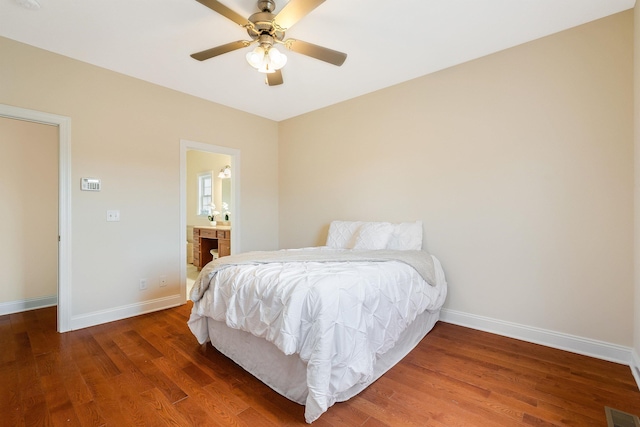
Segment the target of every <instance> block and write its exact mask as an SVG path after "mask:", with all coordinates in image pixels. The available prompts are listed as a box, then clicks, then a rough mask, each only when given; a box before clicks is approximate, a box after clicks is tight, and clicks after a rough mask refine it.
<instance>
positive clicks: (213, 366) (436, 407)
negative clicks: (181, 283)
mask: <svg viewBox="0 0 640 427" xmlns="http://www.w3.org/2000/svg"><path fill="white" fill-rule="evenodd" d="M190 308H191V304H187V305H185V306H182V307H178V308H175V309H170V310H165V311H161V312H157V313H152V314H148V315H144V316H139V317H135V318H132V319H127V320H122V321H118V322H113V323H109V324H106V325H101V326H96V327H92V328H87V329H83V330H79V331H75V332H70V333H65V334H58V333H57V332H56V331H55V324H56V311H55V308H47V309H41V310H35V311H30V312H25V313H17V314H11V315H5V316H0V426H11V427H14V426H102V425H108V426H118V427H122V426H192V425H193V426H251V427H254V426H279V425H306V424H305V423H304V416H303V413H304V408H303V407H302V406H300V405H298V404H295V403H292V402H290V401H288V400H287V399H285V398H283V397H281V396H280V395H278V394H277V393H275V392H274V391H272V390H271V389H269V388H268V387H267V386H265V385H264V384H262V383H261V382H260V381H258V380H256V379H255V378H254V377H252V376H251V375H249V374H247V373H246V372H245V371H244V370H242V369H241V368H239V367H238V366H236V365H235V364H234V363H233V362H231V361H230V360H229V359H227V358H226V357H224V356H222V355H221V354H220V353H218V352H217V351H216V350H214V349H212V348H211V346H210V345H207V346H200V345H199V344H198V343H197V342H196V340H195V338H194V337H193V336H192V335H191V333H190V331H189V330H188V328H187V325H186V322H187V318H188V315H189V310H190ZM605 405H606V406H610V407H613V408H616V409H620V410H622V411H625V412H629V413H633V414H640V392H639V391H638V388H637V386H636V384H635V382H634V380H633V377H632V375H631V371H630V369H629V367H628V366H624V365H618V364H615V363H609V362H604V361H601V360H596V359H592V358H589V357H585V356H579V355H576V354H572V353H568V352H564V351H560V350H554V349H550V348H547V347H543V346H539V345H535V344H530V343H525V342H522V341H517V340H513V339H509V338H504V337H500V336H496V335H492V334H488V333H484V332H478V331H474V330H471V329H467V328H462V327H459V326H454V325H450V324H446V323H438V324H437V325H436V326H435V328H434V329H433V331H432V332H431V333H430V334H429V335H428V336H427V337H426V338H425V339H424V340H423V341H422V342H421V343H420V344H419V345H418V347H417V348H416V349H415V350H414V351H413V352H411V353H410V354H409V356H407V357H406V358H405V359H404V360H403V361H402V362H401V363H400V364H398V365H397V366H395V367H394V368H393V369H391V370H390V371H389V372H388V373H386V374H385V375H384V376H383V377H382V378H380V379H379V380H378V381H376V382H375V383H374V384H372V385H371V386H370V387H369V388H368V389H366V390H365V391H364V392H362V393H361V394H359V395H358V396H356V397H354V398H353V399H351V400H350V401H348V402H344V403H339V404H336V405H335V406H333V407H332V408H330V409H329V411H328V412H327V413H325V414H324V415H322V417H320V419H319V420H317V421H316V422H314V423H313V425H316V426H368V427H374V426H404V425H407V426H447V427H450V426H465V427H469V426H519V425H535V426H552V425H571V426H606V420H605V412H604V407H605Z"/></svg>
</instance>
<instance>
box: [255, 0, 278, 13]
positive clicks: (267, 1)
mask: <svg viewBox="0 0 640 427" xmlns="http://www.w3.org/2000/svg"><path fill="white" fill-rule="evenodd" d="M275 8H276V2H275V1H273V0H258V10H261V11H263V12H273V11H274V10H275Z"/></svg>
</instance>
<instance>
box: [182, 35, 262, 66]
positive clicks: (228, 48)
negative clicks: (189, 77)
mask: <svg viewBox="0 0 640 427" xmlns="http://www.w3.org/2000/svg"><path fill="white" fill-rule="evenodd" d="M249 44H251V43H249V42H247V41H244V40H238V41H237V42H231V43H227V44H223V45H222V46H217V47H214V48H211V49H207V50H203V51H202V52H198V53H194V54H192V55H191V57H192V58H193V59H197V60H198V61H204V60H205V59H209V58H213V57H214V56H218V55H222V54H223V53H227V52H232V51H234V50H238V49H242V48H243V47H247V46H249Z"/></svg>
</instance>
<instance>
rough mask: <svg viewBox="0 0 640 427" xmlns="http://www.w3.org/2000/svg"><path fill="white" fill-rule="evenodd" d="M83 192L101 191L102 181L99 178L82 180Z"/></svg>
mask: <svg viewBox="0 0 640 427" xmlns="http://www.w3.org/2000/svg"><path fill="white" fill-rule="evenodd" d="M81 189H82V191H100V180H99V179H98V178H82V186H81Z"/></svg>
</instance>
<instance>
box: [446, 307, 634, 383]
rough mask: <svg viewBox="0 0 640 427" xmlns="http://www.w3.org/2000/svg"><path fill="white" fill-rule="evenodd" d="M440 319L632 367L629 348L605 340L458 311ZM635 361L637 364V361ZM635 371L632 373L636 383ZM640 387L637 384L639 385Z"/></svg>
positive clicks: (451, 311) (449, 311) (448, 313)
mask: <svg viewBox="0 0 640 427" xmlns="http://www.w3.org/2000/svg"><path fill="white" fill-rule="evenodd" d="M440 320H442V321H443V322H447V323H453V324H454V325H460V326H466V327H469V328H472V329H478V330H480V331H485V332H491V333H494V334H497V335H503V336H506V337H510V338H515V339H519V340H523V341H528V342H532V343H535V344H541V345H544V346H547V347H552V348H557V349H560V350H566V351H570V352H572V353H578V354H583V355H585V356H591V357H595V358H597V359H603V360H608V361H610V362H616V363H622V364H625V365H629V366H631V367H632V371H633V366H632V365H631V363H632V355H631V351H632V349H631V348H630V347H624V346H621V345H617V344H611V343H607V342H604V341H597V340H592V339H589V338H583V337H578V336H575V335H570V334H564V333H561V332H555V331H550V330H547V329H540V328H534V327H531V326H526V325H520V324H518V323H512V322H505V321H503V320H496V319H492V318H489V317H483V316H477V315H475V314H468V313H463V312H460V311H455V310H449V309H446V308H443V309H442V310H441V312H440ZM636 362H637V361H636ZM637 375H638V372H637V371H635V372H634V376H635V377H636V381H638V377H637ZM639 386H640V383H639Z"/></svg>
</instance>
